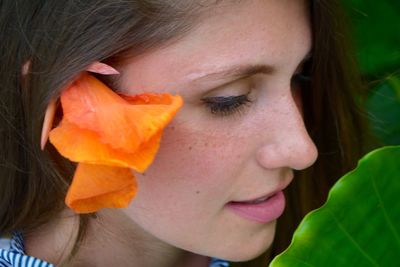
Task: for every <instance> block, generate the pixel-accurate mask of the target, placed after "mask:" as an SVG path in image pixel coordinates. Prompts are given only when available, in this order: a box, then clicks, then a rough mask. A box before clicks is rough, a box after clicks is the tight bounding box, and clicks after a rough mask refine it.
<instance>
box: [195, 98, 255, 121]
mask: <svg viewBox="0 0 400 267" xmlns="http://www.w3.org/2000/svg"><path fill="white" fill-rule="evenodd" d="M248 94H249V93H247V94H245V95H238V96H216V97H206V98H203V99H202V101H203V102H204V103H205V104H206V106H207V107H208V109H209V110H210V112H211V113H212V114H214V115H219V116H229V115H232V114H234V113H237V112H238V113H240V111H242V109H243V108H244V107H245V106H246V105H248V104H250V103H251V102H252V101H251V100H250V99H249V97H248Z"/></svg>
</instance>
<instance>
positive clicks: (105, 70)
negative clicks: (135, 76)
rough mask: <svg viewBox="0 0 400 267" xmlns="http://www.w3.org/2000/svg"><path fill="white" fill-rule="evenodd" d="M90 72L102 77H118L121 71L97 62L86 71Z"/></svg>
mask: <svg viewBox="0 0 400 267" xmlns="http://www.w3.org/2000/svg"><path fill="white" fill-rule="evenodd" d="M86 70H87V71H89V72H94V73H98V74H102V75H118V74H120V73H119V71H117V70H116V69H114V68H113V67H111V66H110V65H107V64H105V63H102V62H99V61H95V62H93V63H92V64H90V65H89V67H87V69H86Z"/></svg>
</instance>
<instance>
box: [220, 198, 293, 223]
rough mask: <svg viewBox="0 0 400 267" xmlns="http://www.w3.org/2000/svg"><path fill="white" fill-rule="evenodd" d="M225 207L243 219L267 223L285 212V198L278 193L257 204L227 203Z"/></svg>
mask: <svg viewBox="0 0 400 267" xmlns="http://www.w3.org/2000/svg"><path fill="white" fill-rule="evenodd" d="M227 207H228V208H229V209H230V210H231V211H233V212H234V213H236V214H237V215H239V216H241V217H243V218H245V219H248V220H252V221H256V222H260V223H267V222H270V221H273V220H275V219H277V218H278V217H280V216H281V215H282V213H283V211H284V210H285V196H284V194H283V192H282V191H279V192H277V193H276V194H274V195H273V196H271V197H270V198H268V199H267V200H265V201H263V202H260V203H257V204H254V203H248V202H229V203H228V204H227Z"/></svg>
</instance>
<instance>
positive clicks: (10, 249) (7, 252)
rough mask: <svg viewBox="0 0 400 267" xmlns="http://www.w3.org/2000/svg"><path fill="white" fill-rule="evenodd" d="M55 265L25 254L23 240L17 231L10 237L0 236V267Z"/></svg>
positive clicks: (52, 266)
mask: <svg viewBox="0 0 400 267" xmlns="http://www.w3.org/2000/svg"><path fill="white" fill-rule="evenodd" d="M34 266H35V267H36V266H40V267H55V266H54V265H53V264H51V263H48V262H45V261H42V260H40V259H37V258H35V257H31V256H28V255H25V249H24V240H23V237H22V235H21V234H20V233H19V232H15V233H13V235H12V237H10V238H6V237H4V238H1V237H0V267H34Z"/></svg>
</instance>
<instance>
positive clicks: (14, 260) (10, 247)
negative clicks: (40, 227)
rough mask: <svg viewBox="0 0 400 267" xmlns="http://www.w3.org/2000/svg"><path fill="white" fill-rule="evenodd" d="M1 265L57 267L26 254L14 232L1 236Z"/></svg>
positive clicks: (223, 265)
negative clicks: (5, 236) (8, 235)
mask: <svg viewBox="0 0 400 267" xmlns="http://www.w3.org/2000/svg"><path fill="white" fill-rule="evenodd" d="M0 267H55V266H54V265H53V264H51V263H48V262H46V261H43V260H40V259H38V258H35V257H32V256H28V255H25V247H24V239H23V238H22V234H21V233H19V232H14V233H13V236H12V237H11V239H8V238H0ZM209 267H229V263H228V262H227V261H224V260H220V259H212V260H211V262H210V265H209Z"/></svg>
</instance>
